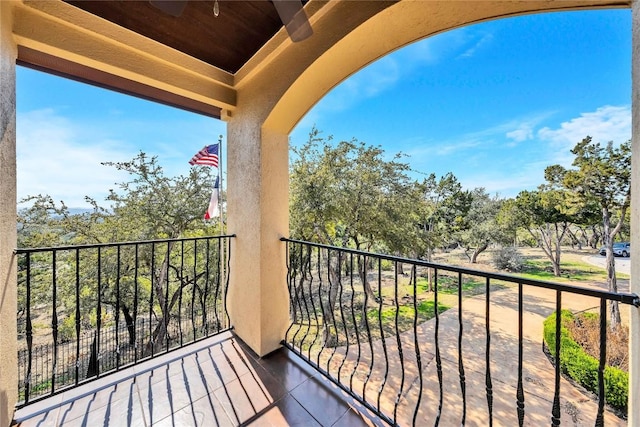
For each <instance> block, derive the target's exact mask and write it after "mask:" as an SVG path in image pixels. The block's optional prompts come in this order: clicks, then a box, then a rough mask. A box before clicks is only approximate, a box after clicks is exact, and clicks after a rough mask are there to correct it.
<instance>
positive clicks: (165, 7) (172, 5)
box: [149, 0, 188, 18]
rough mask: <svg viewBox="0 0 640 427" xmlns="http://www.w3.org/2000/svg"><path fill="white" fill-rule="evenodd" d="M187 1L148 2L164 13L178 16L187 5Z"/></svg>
mask: <svg viewBox="0 0 640 427" xmlns="http://www.w3.org/2000/svg"><path fill="white" fill-rule="evenodd" d="M187 1H188V0H149V3H151V5H152V6H154V7H156V8H158V9H160V10H161V11H163V12H164V13H167V14H169V15H171V16H175V17H176V18H178V17H179V16H180V15H182V12H183V11H184V8H185V7H186V6H187Z"/></svg>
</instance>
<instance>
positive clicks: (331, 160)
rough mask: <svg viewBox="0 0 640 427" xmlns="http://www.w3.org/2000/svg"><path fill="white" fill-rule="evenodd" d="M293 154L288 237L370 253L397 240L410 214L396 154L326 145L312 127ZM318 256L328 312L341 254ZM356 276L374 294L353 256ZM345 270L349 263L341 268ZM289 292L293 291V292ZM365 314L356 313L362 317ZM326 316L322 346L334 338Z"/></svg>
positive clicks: (358, 145)
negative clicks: (326, 273)
mask: <svg viewBox="0 0 640 427" xmlns="http://www.w3.org/2000/svg"><path fill="white" fill-rule="evenodd" d="M292 151H293V153H294V157H293V160H292V162H291V167H290V199H289V200H290V201H289V203H290V204H289V212H290V229H291V235H292V236H295V237H297V238H300V239H303V240H316V241H319V242H321V243H325V244H330V245H335V246H343V247H352V248H355V249H360V250H368V251H370V250H371V248H372V247H374V246H377V245H380V244H381V243H384V242H385V241H386V240H389V242H390V246H394V245H396V244H397V237H396V235H395V233H394V232H395V231H397V230H398V228H399V227H402V225H403V224H407V223H408V221H407V220H406V218H409V214H410V212H409V211H407V210H405V209H403V208H402V207H403V206H405V204H404V203H403V200H404V197H405V195H406V194H409V192H410V185H409V179H408V177H407V175H406V172H407V171H408V168H409V166H408V165H407V164H405V163H402V162H401V161H400V159H401V155H400V154H398V155H395V156H393V157H392V159H391V160H385V158H384V154H385V153H384V151H383V150H382V149H381V148H380V147H373V146H367V145H366V144H364V143H362V142H359V141H357V140H355V139H354V140H351V141H341V142H339V143H337V144H333V143H332V138H331V137H329V138H323V137H321V135H320V132H319V131H318V130H317V129H313V130H312V131H311V132H310V134H309V140H308V141H307V142H306V143H305V144H304V145H302V146H301V147H299V148H295V147H294V148H292ZM323 256H325V257H327V259H324V260H323V263H324V264H325V265H328V269H329V277H330V280H329V283H328V284H327V286H328V291H327V293H328V297H327V299H326V300H325V302H324V307H323V309H324V312H326V313H332V312H333V310H334V308H335V304H336V303H337V292H338V285H337V284H338V283H339V280H340V278H339V274H340V271H342V267H343V266H342V265H340V263H341V262H346V260H345V259H341V257H337V258H331V259H328V257H329V255H328V253H327V252H325V251H323ZM357 259H358V265H357V266H355V268H357V269H358V275H359V277H360V280H361V283H362V287H363V290H364V293H365V303H364V304H363V311H364V312H365V313H366V310H367V303H366V302H367V301H375V300H376V298H377V296H376V295H375V293H374V291H373V289H372V288H371V285H370V283H369V280H368V268H369V266H368V263H367V262H365V260H364V259H362V258H361V257H358V258H357ZM346 267H347V268H351V267H350V266H346ZM294 292H295V291H294ZM366 318H367V317H366V315H363V316H362V321H365V319H366ZM329 323H330V320H328V321H327V322H325V324H324V327H323V331H324V332H323V334H324V340H325V343H327V345H332V344H333V343H335V342H337V337H336V336H335V335H334V333H335V332H334V331H333V330H332V327H331V325H330V324H329Z"/></svg>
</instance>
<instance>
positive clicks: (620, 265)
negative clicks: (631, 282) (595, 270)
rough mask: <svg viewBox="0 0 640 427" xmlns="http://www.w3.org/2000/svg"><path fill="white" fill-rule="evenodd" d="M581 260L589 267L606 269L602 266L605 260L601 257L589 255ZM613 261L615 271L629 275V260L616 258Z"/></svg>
mask: <svg viewBox="0 0 640 427" xmlns="http://www.w3.org/2000/svg"><path fill="white" fill-rule="evenodd" d="M582 259H583V260H584V261H585V262H588V263H589V264H591V265H595V266H597V267H602V268H606V267H605V264H604V263H605V260H606V258H605V257H603V256H601V255H589V256H585V257H584V258H582ZM614 259H615V263H616V271H619V272H620V273H625V274H631V258H621V257H616V258H614Z"/></svg>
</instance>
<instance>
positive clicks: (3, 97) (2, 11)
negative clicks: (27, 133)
mask: <svg viewBox="0 0 640 427" xmlns="http://www.w3.org/2000/svg"><path fill="white" fill-rule="evenodd" d="M14 3H15V2H13V1H11V2H8V1H0V425H1V426H8V425H10V423H11V419H12V418H13V412H14V406H15V404H16V400H17V397H18V360H17V335H16V328H17V326H16V310H17V299H16V298H17V297H16V295H17V276H16V261H15V258H14V255H13V250H14V249H15V248H16V244H17V240H16V239H17V237H16V57H17V47H16V43H15V41H14V39H13V34H12V29H13V13H12V12H13V8H14Z"/></svg>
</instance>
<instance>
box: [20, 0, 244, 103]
mask: <svg viewBox="0 0 640 427" xmlns="http://www.w3.org/2000/svg"><path fill="white" fill-rule="evenodd" d="M36 6H37V7H36ZM13 34H14V38H15V40H16V43H17V45H18V46H19V47H24V48H29V49H31V50H33V51H36V52H40V53H43V54H48V55H50V56H52V57H56V58H60V59H61V60H66V61H69V62H71V63H74V64H78V65H82V66H85V67H88V68H90V69H94V70H97V71H100V72H103V73H106V74H108V75H112V76H117V77H119V78H121V79H124V80H129V81H132V82H136V83H138V84H140V86H139V87H141V88H142V87H149V88H155V89H157V90H158V91H163V92H167V93H173V94H175V95H177V96H179V97H182V98H185V99H191V100H193V101H195V102H196V103H202V104H209V105H210V106H212V107H217V108H219V109H226V110H229V111H233V110H234V109H235V106H236V99H237V92H236V90H235V89H234V88H233V87H232V86H231V85H232V84H233V76H232V75H231V74H229V73H227V72H224V71H222V70H220V69H218V68H216V67H213V66H210V65H208V64H205V63H203V62H202V61H199V60H197V59H194V58H191V57H189V56H187V55H185V54H183V53H181V52H178V51H176V50H175V49H172V48H169V47H167V46H163V45H161V44H159V43H157V42H154V41H153V40H149V39H146V38H145V37H143V36H140V35H139V34H136V33H134V32H132V31H129V30H126V29H124V28H122V27H119V26H117V25H115V24H113V23H110V22H108V21H106V20H104V19H101V18H99V17H96V16H93V15H91V14H89V13H87V12H84V11H82V10H80V9H78V8H75V7H73V6H71V5H69V4H66V3H64V2H61V1H55V2H51V1H44V2H41V1H36V2H28V3H25V4H22V5H21V6H20V7H18V8H17V9H16V13H15V21H14V27H13ZM130 87H133V86H130ZM139 95H140V96H141V97H147V95H145V94H139Z"/></svg>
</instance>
